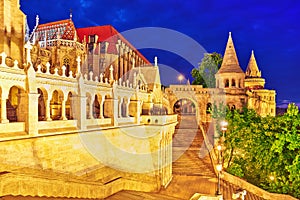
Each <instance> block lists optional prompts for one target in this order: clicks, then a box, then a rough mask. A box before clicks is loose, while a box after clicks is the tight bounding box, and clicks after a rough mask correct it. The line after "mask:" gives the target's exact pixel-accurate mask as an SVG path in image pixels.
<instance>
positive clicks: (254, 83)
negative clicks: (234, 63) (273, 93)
mask: <svg viewBox="0 0 300 200" xmlns="http://www.w3.org/2000/svg"><path fill="white" fill-rule="evenodd" d="M264 86H265V79H264V78H261V71H259V69H258V66H257V62H256V59H255V56H254V51H252V53H251V57H250V60H249V63H248V67H247V70H246V79H245V87H246V88H248V89H263V88H264Z"/></svg>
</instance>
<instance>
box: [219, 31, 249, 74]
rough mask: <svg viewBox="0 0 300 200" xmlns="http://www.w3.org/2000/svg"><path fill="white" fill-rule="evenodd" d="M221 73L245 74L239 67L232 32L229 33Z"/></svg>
mask: <svg viewBox="0 0 300 200" xmlns="http://www.w3.org/2000/svg"><path fill="white" fill-rule="evenodd" d="M220 73H244V72H243V70H242V69H241V67H240V65H239V61H238V58H237V56H236V52H235V48H234V44H233V40H232V37H231V32H229V37H228V41H227V45H226V50H225V53H224V57H223V62H222V65H221V68H220V69H219V71H218V74H220Z"/></svg>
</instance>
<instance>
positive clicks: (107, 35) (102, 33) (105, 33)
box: [76, 25, 150, 64]
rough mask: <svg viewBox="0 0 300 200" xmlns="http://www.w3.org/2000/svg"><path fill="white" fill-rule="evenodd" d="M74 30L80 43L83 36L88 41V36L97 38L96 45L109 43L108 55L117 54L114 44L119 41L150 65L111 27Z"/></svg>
mask: <svg viewBox="0 0 300 200" xmlns="http://www.w3.org/2000/svg"><path fill="white" fill-rule="evenodd" d="M76 30H77V35H78V37H79V40H80V42H82V41H83V40H84V36H85V37H86V39H88V36H89V35H97V36H98V41H95V42H96V43H99V42H104V41H107V42H108V43H109V45H108V49H107V52H108V53H113V54H117V52H118V51H117V48H116V45H115V44H117V43H118V40H119V39H120V40H122V41H123V42H124V43H126V44H127V45H128V46H129V47H130V48H131V49H132V50H134V51H135V52H136V53H137V54H138V55H139V57H141V58H142V59H143V60H144V61H145V62H146V63H147V64H150V62H149V61H148V60H147V59H146V58H145V57H144V56H143V55H142V54H141V53H140V52H139V51H138V50H137V49H136V48H135V47H134V46H133V45H132V44H130V43H129V42H128V41H127V40H126V39H125V38H124V37H123V36H122V35H121V34H120V33H119V32H118V31H117V30H116V29H115V28H114V27H112V26H111V25H105V26H94V27H86V28H77V29H76Z"/></svg>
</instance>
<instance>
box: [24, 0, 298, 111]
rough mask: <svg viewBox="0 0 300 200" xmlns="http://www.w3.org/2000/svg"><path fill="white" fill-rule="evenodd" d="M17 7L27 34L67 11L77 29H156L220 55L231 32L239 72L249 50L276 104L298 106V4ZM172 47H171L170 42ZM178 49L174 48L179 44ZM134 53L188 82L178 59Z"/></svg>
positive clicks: (200, 0)
mask: <svg viewBox="0 0 300 200" xmlns="http://www.w3.org/2000/svg"><path fill="white" fill-rule="evenodd" d="M20 4H21V10H22V11H23V12H24V13H25V14H26V15H27V17H28V24H29V27H30V29H31V30H32V28H33V27H34V24H35V16H36V15H39V17H40V23H47V22H51V21H56V20H62V19H67V18H69V10H70V8H72V11H73V21H74V23H75V26H76V27H77V28H79V27H88V26H96V25H107V24H110V25H112V26H114V27H115V28H116V29H117V30H118V31H119V32H123V31H127V30H130V29H134V28H141V27H162V28H167V29H172V30H175V31H178V32H180V33H182V34H184V35H186V36H188V37H190V38H192V39H193V40H195V41H196V42H197V43H199V44H201V45H202V47H203V48H204V49H205V50H206V51H207V52H218V53H221V54H222V55H223V53H224V50H225V45H226V42H227V38H228V32H230V31H231V32H232V37H233V41H234V44H235V48H236V51H237V56H238V58H239V62H240V66H241V68H242V69H243V70H244V71H245V69H246V67H247V64H248V61H249V58H250V53H251V50H252V49H253V50H254V52H255V56H256V60H257V62H258V67H259V68H260V70H261V71H262V76H263V77H264V78H265V79H266V88H268V89H275V90H277V103H278V104H282V103H287V102H290V101H292V102H297V103H299V105H300V89H299V88H300V65H299V60H298V59H297V58H298V56H300V26H299V19H300V1H298V0H285V1H271V0H266V1H261V0H259V1H258V0H253V1H251V0H245V1H240V0H232V1H224V0H208V1H204V0H188V1H172V0H164V1H153V0H130V1H129V0H122V1H118V0H117V1H112V0H101V1H99V0H72V1H70V0H47V1H41V0H20ZM144 39H145V40H146V39H147V37H146V36H145V38H144ZM128 40H129V41H130V42H132V43H133V44H134V45H135V43H134V42H133V41H131V40H130V39H129V38H128ZM173 44H176V41H175V40H174V42H173ZM178 45H179V48H180V45H181V44H180V42H178ZM183 48H187V47H186V46H185V47H183ZM140 51H141V52H142V53H143V54H144V55H145V57H146V58H148V59H149V60H150V61H152V60H153V57H154V56H156V55H157V56H158V57H159V65H167V66H171V67H172V68H174V69H175V70H177V71H178V72H179V73H182V74H184V76H185V77H186V78H190V79H192V78H191V76H190V71H191V70H192V68H193V65H192V64H190V63H189V62H187V61H186V60H185V59H184V58H182V57H181V56H179V55H176V54H174V53H171V52H168V51H166V50H160V49H153V48H152V49H149V48H148V49H141V50H140ZM183 51H188V49H187V50H185V49H184V50H183ZM195 54H197V52H196V53H194V57H197V59H196V60H194V63H193V64H194V67H195V65H196V63H198V62H200V61H201V58H202V57H203V52H199V55H195ZM162 76H163V74H162Z"/></svg>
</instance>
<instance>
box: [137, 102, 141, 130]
mask: <svg viewBox="0 0 300 200" xmlns="http://www.w3.org/2000/svg"><path fill="white" fill-rule="evenodd" d="M141 104H142V102H141V101H140V100H136V123H137V124H140V122H141V110H142V109H141V107H142V105H141Z"/></svg>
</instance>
